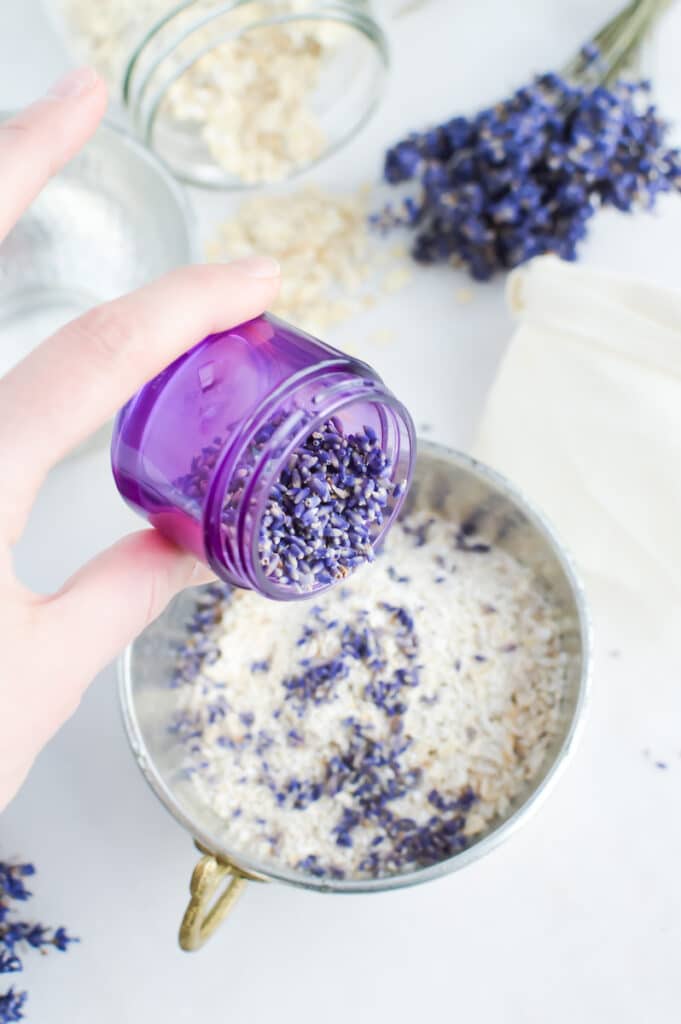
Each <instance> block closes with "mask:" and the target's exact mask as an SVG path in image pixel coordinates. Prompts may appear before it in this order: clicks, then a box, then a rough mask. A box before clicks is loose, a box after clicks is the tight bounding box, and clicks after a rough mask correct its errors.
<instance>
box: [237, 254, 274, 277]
mask: <svg viewBox="0 0 681 1024" xmlns="http://www.w3.org/2000/svg"><path fill="white" fill-rule="evenodd" d="M231 266H232V267H234V269H235V270H238V271H239V273H241V274H246V276H247V277H259V278H266V277H279V274H280V273H281V267H280V266H279V264H278V263H277V261H276V260H273V259H272V257H271V256H247V257H246V259H243V260H236V261H235V262H234V263H232V264H231Z"/></svg>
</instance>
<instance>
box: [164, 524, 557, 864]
mask: <svg viewBox="0 0 681 1024" xmlns="http://www.w3.org/2000/svg"><path fill="white" fill-rule="evenodd" d="M562 627H563V623H562V620H561V616H560V613H559V612H558V611H557V609H556V608H555V607H554V605H553V603H552V601H551V599H550V597H548V596H547V595H546V594H545V593H544V591H543V590H542V589H541V587H540V586H539V585H538V583H537V582H536V580H535V579H534V576H533V574H532V572H531V571H530V570H528V569H526V568H523V567H522V566H521V565H520V564H519V563H518V562H516V561H515V560H514V559H513V558H512V557H510V556H509V555H508V554H506V553H504V552H502V551H500V550H499V549H497V548H495V547H494V546H493V545H492V544H491V543H490V541H489V539H488V538H486V537H485V536H478V535H477V534H476V533H475V531H471V529H470V528H467V529H466V530H460V529H458V528H457V527H456V526H454V525H453V524H451V523H449V522H447V521H445V520H443V519H441V518H438V517H437V516H423V515H421V516H419V517H418V518H412V519H408V520H405V521H403V522H401V523H398V524H397V525H396V526H395V527H394V528H393V530H392V531H391V533H390V536H389V538H388V540H387V542H386V549H385V552H384V553H382V554H381V555H380V556H379V558H378V559H377V561H376V562H375V564H374V565H372V566H371V567H364V568H362V569H360V570H358V572H357V573H356V574H355V575H354V576H353V577H352V578H351V579H350V580H349V581H347V582H346V583H344V584H342V585H341V586H340V587H338V588H336V589H335V590H332V591H329V592H328V593H326V594H324V595H322V596H320V597H319V598H318V599H316V600H315V602H314V603H313V604H312V605H310V603H309V602H285V603H280V602H272V601H264V600H262V598H260V597H259V596H258V595H256V594H252V593H248V592H245V591H236V590H235V591H230V590H229V588H226V587H224V586H215V587H211V588H206V589H204V590H203V591H201V592H200V595H199V596H198V598H197V604H196V610H195V613H194V616H193V619H192V620H191V622H189V623H188V636H187V641H186V644H184V645H183V646H182V648H181V649H180V650H179V652H178V655H177V663H176V670H175V674H174V678H173V680H172V685H173V686H174V687H175V689H176V694H177V702H176V713H175V715H174V718H173V720H172V722H171V724H170V731H171V733H172V734H173V735H174V736H175V738H176V740H177V743H178V744H179V745H180V761H181V764H182V765H183V770H184V772H185V774H186V776H187V779H188V785H189V786H190V787H191V789H192V790H193V792H194V797H195V798H196V799H198V800H199V801H200V802H201V803H203V804H204V805H206V806H209V807H210V808H211V809H212V810H213V811H214V812H215V813H216V814H217V815H218V816H219V817H220V818H221V820H222V821H224V822H225V823H226V827H227V837H228V838H227V842H228V844H229V845H230V846H231V847H232V848H233V849H234V850H235V851H238V852H239V853H240V854H242V855H245V856H248V857H251V858H254V859H256V860H259V861H260V862H261V863H262V864H263V865H264V866H267V865H270V866H272V867H277V866H280V867H287V868H289V869H291V868H295V869H297V870H298V871H302V872H304V873H307V874H309V875H311V876H314V877H317V878H325V879H330V880H333V879H341V878H376V877H382V876H385V875H388V874H394V873H400V872H404V871H408V870H412V869H414V868H418V867H425V866H428V865H430V864H433V863H436V862H438V861H440V860H442V859H444V858H447V857H450V856H452V855H454V854H456V853H457V852H458V851H460V850H462V849H463V848H464V847H465V846H466V845H467V844H468V843H469V842H471V841H472V840H474V839H475V837H477V836H479V835H481V834H483V833H484V832H485V831H486V830H487V828H488V827H489V826H490V824H491V823H492V822H493V821H494V820H495V818H496V817H497V816H498V815H500V814H504V813H506V811H507V809H508V807H509V806H510V802H511V801H512V800H513V799H514V798H515V797H517V796H518V795H519V794H520V793H522V791H523V789H524V787H525V786H526V785H527V784H528V782H530V781H531V780H532V779H533V778H534V777H535V776H536V774H537V773H538V772H539V771H540V770H541V768H542V765H543V763H544V761H545V758H546V756H547V752H548V751H549V749H550V745H551V742H552V740H553V738H554V736H555V735H556V733H557V731H558V730H559V729H560V704H561V696H562V694H563V690H564V686H565V679H566V674H567V671H568V668H569V661H570V659H569V655H567V654H566V653H565V652H564V651H563V650H562V648H561V643H560V634H561V629H562Z"/></svg>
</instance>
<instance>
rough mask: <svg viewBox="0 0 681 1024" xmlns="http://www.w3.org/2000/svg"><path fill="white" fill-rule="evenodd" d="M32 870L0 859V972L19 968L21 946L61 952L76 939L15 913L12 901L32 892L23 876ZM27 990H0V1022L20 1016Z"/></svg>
mask: <svg viewBox="0 0 681 1024" xmlns="http://www.w3.org/2000/svg"><path fill="white" fill-rule="evenodd" d="M34 874H35V868H34V867H33V865H32V864H9V863H4V862H3V861H0V974H14V973H19V972H20V971H22V970H23V962H22V959H21V956H20V952H21V950H22V948H23V947H28V948H30V949H39V950H40V951H41V952H42V953H44V952H46V951H47V948H48V947H50V946H52V947H53V948H54V949H58V950H60V951H61V952H64V951H65V950H67V949H68V947H69V946H70V944H71V943H72V942H77V941H78V939H74V938H72V937H71V936H70V935H68V934H67V932H66V929H65V928H61V927H60V928H55V929H51V928H46V927H45V926H44V925H41V924H32V923H30V922H28V921H23V920H21V919H19V918H17V917H16V912H17V908H16V906H13V904H18V903H24V902H26V901H27V900H29V899H30V898H31V896H32V893H31V892H30V891H29V890H28V889H27V888H26V883H25V879H26V878H29V877H30V876H32V875H34ZM26 999H27V993H26V992H17V991H16V990H15V989H14V988H13V987H12V988H10V989H9V990H8V991H7V992H5V993H4V994H0V1024H13V1022H14V1021H19V1020H23V1019H24V1013H23V1008H24V1005H25V1003H26Z"/></svg>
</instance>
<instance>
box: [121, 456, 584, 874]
mask: <svg viewBox="0 0 681 1024" xmlns="http://www.w3.org/2000/svg"><path fill="white" fill-rule="evenodd" d="M421 453H424V454H427V455H430V456H432V457H435V458H441V459H442V458H444V460H445V461H449V462H452V463H454V464H455V465H458V466H460V467H461V468H463V469H465V470H468V471H469V472H472V473H473V475H475V476H478V477H479V478H481V479H482V480H483V481H485V482H487V483H490V484H491V485H493V486H494V487H495V488H497V489H498V490H500V491H501V492H502V493H504V494H505V495H506V496H507V497H508V498H510V499H511V501H512V502H514V503H515V504H516V505H517V506H518V508H519V509H520V510H521V511H522V512H523V514H524V515H525V516H526V517H527V518H528V519H529V520H530V522H531V523H532V524H533V526H534V527H535V528H536V529H538V530H539V532H540V533H541V534H542V535H543V536H544V538H545V539H546V541H547V542H548V544H549V546H550V548H551V550H552V552H553V554H554V556H555V557H556V559H557V560H558V562H559V564H560V566H561V568H562V570H563V572H564V574H565V577H566V579H567V582H568V584H569V586H570V591H571V594H572V597H573V600H574V604H575V610H576V612H577V619H578V623H579V637H580V645H581V671H580V677H579V682H578V686H577V694H576V699H575V704H574V708H573V711H572V716H571V719H570V723H569V725H568V727H567V729H566V731H565V735H564V737H563V740H562V743H561V744H560V747H559V748H558V750H557V752H556V754H555V757H554V759H553V762H552V764H551V765H550V767H549V768H548V770H547V771H546V774H545V775H544V777H543V779H542V780H541V782H540V783H539V784H538V785H537V787H536V788H535V789H534V790H533V791H532V792H531V793H530V795H529V796H528V797H527V799H526V800H524V801H523V803H521V804H520V806H519V807H517V808H516V809H515V810H514V811H513V813H512V814H511V815H509V817H508V818H506V819H504V821H502V822H501V823H500V824H499V825H498V826H496V827H495V828H493V829H492V830H491V831H489V832H487V833H485V834H484V835H483V836H482V838H481V839H479V840H478V841H477V842H474V843H472V844H471V845H470V846H468V847H466V848H465V849H464V850H462V851H460V852H459V853H455V854H453V855H452V856H451V857H447V858H445V859H444V860H441V861H438V862H437V863H436V864H432V865H430V866H428V867H424V868H417V869H415V870H412V871H405V872H403V873H396V874H393V875H387V876H384V877H380V878H368V879H341V880H329V879H326V878H315V877H313V876H307V875H304V874H302V873H301V872H296V871H294V870H293V869H290V870H288V869H286V868H285V867H282V866H279V865H269V864H267V865H264V864H261V863H257V862H256V861H254V860H253V861H251V860H249V858H248V857H246V856H242V855H238V854H235V853H234V851H230V850H227V849H226V848H225V847H223V846H222V845H221V843H220V842H216V840H215V838H214V837H213V836H211V835H210V834H208V833H207V832H206V831H205V830H204V829H203V828H202V827H201V826H200V825H198V824H197V823H196V822H195V821H193V820H192V817H191V815H190V814H188V813H186V812H185V811H184V810H183V809H182V808H181V807H180V806H179V805H178V803H177V801H176V800H175V798H174V796H173V794H172V792H171V791H170V789H169V788H168V786H167V785H166V783H165V781H164V780H163V778H162V777H161V775H160V773H159V772H158V771H157V770H156V768H155V765H154V763H153V762H152V761H151V759H150V758H149V756H148V753H147V748H146V744H145V742H144V738H143V734H142V731H141V729H140V728H139V725H138V722H137V717H136V714H135V709H134V702H133V700H132V693H131V687H132V653H133V649H134V645H135V643H136V641H133V642H132V643H131V644H129V645H128V646H127V647H126V648H125V650H124V651H123V653H122V654H121V655H120V656H119V658H118V662H117V668H118V692H119V704H120V709H121V713H122V717H123V724H124V727H125V731H126V734H127V737H128V741H129V743H130V746H131V749H132V751H133V754H134V757H135V760H136V762H137V765H138V767H139V768H140V770H141V772H142V774H143V775H144V777H145V779H146V781H147V783H148V784H149V786H150V787H151V789H152V791H153V792H154V793H155V794H156V796H157V797H158V799H159V800H160V801H161V803H162V804H163V806H164V807H165V809H166V810H167V811H168V813H169V814H171V815H172V817H173V818H174V819H175V820H176V821H177V822H179V824H180V825H182V826H183V828H184V829H185V830H186V831H187V832H188V833H189V834H190V836H192V837H193V839H194V840H195V842H197V843H198V844H200V846H201V847H202V848H204V849H205V850H208V851H210V852H212V853H213V854H214V855H215V856H216V857H217V858H218V859H219V860H222V861H226V862H228V863H230V864H231V865H233V866H234V867H235V868H236V869H237V870H238V869H243V871H245V872H246V873H247V874H248V875H249V876H250V877H253V878H255V879H259V880H263V881H277V882H282V883H284V884H287V885H293V886H296V887H298V888H303V889H310V890H314V891H316V892H325V893H354V894H357V893H374V892H388V891H390V890H393V889H403V888H409V887H411V886H414V885H420V884H422V883H424V882H429V881H433V880H435V879H437V878H442V877H443V876H444V875H448V874H450V873H452V872H454V871H460V870H461V869H462V868H464V867H467V866H468V865H469V864H472V863H473V862H475V861H477V860H480V859H481V858H482V857H484V856H487V854H489V853H491V852H492V850H494V849H496V848H497V847H498V846H500V845H501V844H502V843H504V842H505V841H506V840H507V839H509V838H510V837H511V836H512V835H513V834H514V833H515V832H516V830H517V829H518V828H519V827H520V826H521V825H522V824H524V823H525V822H526V821H527V820H529V817H530V814H534V813H535V812H536V811H537V809H538V808H539V807H540V806H541V804H542V803H543V801H544V800H545V799H546V797H547V796H548V794H549V793H550V792H551V790H552V789H553V787H554V786H555V784H556V782H557V780H558V778H559V777H560V775H561V774H562V772H563V771H564V769H565V766H566V764H567V762H568V759H569V757H570V756H571V755H572V754H573V753H574V750H575V748H576V743H577V740H578V738H579V736H580V734H581V731H582V728H583V725H584V719H585V714H584V712H585V709H586V707H587V704H588V700H589V696H590V691H591V677H592V647H593V644H592V622H591V615H590V612H589V607H588V604H587V600H586V594H585V590H584V586H583V584H582V582H581V579H580V577H579V575H578V573H577V570H576V568H575V564H574V561H573V559H572V556H571V555H570V554H569V553H568V552H567V551H566V549H565V547H564V545H563V543H562V542H561V541H560V539H559V538H558V536H557V534H556V532H555V530H554V528H553V526H552V525H551V523H550V521H549V520H547V518H546V517H545V516H544V514H543V513H542V512H540V511H539V510H538V509H537V508H536V507H535V506H534V504H533V503H532V502H530V501H528V499H527V498H526V497H525V495H524V494H523V492H522V491H521V490H519V489H518V488H517V487H516V486H515V485H514V484H512V483H510V481H509V480H507V479H506V477H505V476H503V475H502V474H501V473H498V472H497V471H496V470H494V469H491V468H490V467H489V466H487V465H485V464H484V463H482V462H479V461H478V460H477V459H475V458H473V457H472V456H470V455H467V454H465V453H463V452H459V451H457V450H456V449H453V448H450V447H448V446H446V445H443V444H438V443H436V442H433V441H424V440H422V439H418V443H417V452H416V456H417V459H418V456H419V454H421Z"/></svg>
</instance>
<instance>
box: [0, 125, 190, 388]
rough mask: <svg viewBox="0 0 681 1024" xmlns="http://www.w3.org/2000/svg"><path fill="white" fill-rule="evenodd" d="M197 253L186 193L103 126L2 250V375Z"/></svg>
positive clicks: (154, 163) (143, 152) (121, 135)
mask: <svg viewBox="0 0 681 1024" xmlns="http://www.w3.org/2000/svg"><path fill="white" fill-rule="evenodd" d="M8 116H9V115H8V114H2V113H0V119H5V118H6V117H8ZM194 256H195V247H194V241H193V227H192V216H191V212H190V209H189V206H188V203H187V200H186V198H185V194H184V192H183V190H182V188H181V187H180V186H179V185H178V184H177V182H176V181H175V180H174V179H173V177H172V176H171V175H170V173H169V172H168V171H167V170H166V168H165V167H164V165H163V164H162V163H161V162H160V161H159V160H158V159H157V158H156V157H154V156H153V155H152V154H151V153H149V151H148V150H146V149H145V148H144V147H143V146H141V145H140V144H138V143H137V142H135V141H134V139H132V138H130V136H128V135H126V134H125V133H123V132H121V131H119V130H118V129H116V128H114V127H112V126H111V125H109V124H104V125H102V126H101V127H100V128H99V129H98V130H97V132H96V133H95V135H94V137H93V138H92V139H91V141H90V142H89V143H88V144H87V146H86V147H85V148H84V149H83V150H82V152H81V153H79V154H78V156H76V157H75V158H74V159H73V160H72V161H71V162H70V163H69V164H68V165H67V166H66V167H65V168H64V169H63V170H62V171H61V172H60V173H59V174H57V175H56V176H55V177H54V178H53V179H52V180H51V181H50V182H49V183H48V184H47V186H46V187H45V188H44V190H43V191H42V193H41V194H40V196H39V197H38V198H37V199H36V201H35V202H34V203H33V204H32V206H31V207H30V209H29V210H28V211H27V212H26V213H25V214H24V216H23V217H22V218H21V220H20V221H19V223H18V224H17V225H16V227H15V228H14V229H13V230H12V231H11V232H10V234H9V235H8V236H7V238H5V240H4V241H3V242H2V243H1V244H0V376H2V374H3V373H6V372H7V370H9V369H10V368H11V366H13V365H14V364H15V363H16V362H18V361H19V360H20V359H21V358H23V356H25V355H26V354H27V353H28V352H29V351H30V350H31V349H32V348H34V347H35V346H36V345H37V344H39V342H40V341H42V340H43V338H45V337H46V336H47V335H49V334H51V333H52V332H53V331H55V330H57V328H59V327H61V326H62V325H63V324H64V323H66V322H67V321H69V320H71V319H72V318H73V317H75V316H78V315H79V314H81V313H83V312H84V311H85V310H86V309H89V308H90V307H91V306H95V305H97V304H98V303H100V302H104V301H106V300H108V299H113V298H116V297H117V296H119V295H122V294H124V293H125V292H128V291H131V290H132V289H134V288H137V287H139V286H140V285H143V284H145V283H146V282H147V281H150V280H152V279H153V278H155V277H158V276H159V275H160V274H163V273H164V272H165V271H167V270H170V269H172V268H173V267H175V266H178V265H180V264H183V263H190V262H192V260H193V259H194Z"/></svg>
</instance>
